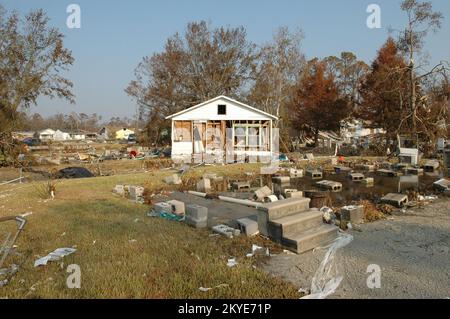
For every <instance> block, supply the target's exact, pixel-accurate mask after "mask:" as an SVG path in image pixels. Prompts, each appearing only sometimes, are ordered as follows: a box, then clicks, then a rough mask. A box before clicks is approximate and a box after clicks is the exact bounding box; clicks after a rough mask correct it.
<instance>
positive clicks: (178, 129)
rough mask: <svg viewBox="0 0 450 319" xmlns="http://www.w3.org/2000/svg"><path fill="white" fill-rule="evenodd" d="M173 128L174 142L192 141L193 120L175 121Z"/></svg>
mask: <svg viewBox="0 0 450 319" xmlns="http://www.w3.org/2000/svg"><path fill="white" fill-rule="evenodd" d="M173 129H174V142H192V127H191V121H175V122H174V123H173Z"/></svg>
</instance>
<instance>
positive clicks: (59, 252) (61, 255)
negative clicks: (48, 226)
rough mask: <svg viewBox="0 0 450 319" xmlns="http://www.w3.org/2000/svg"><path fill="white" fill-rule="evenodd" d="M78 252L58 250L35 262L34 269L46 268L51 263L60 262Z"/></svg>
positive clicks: (72, 249)
mask: <svg viewBox="0 0 450 319" xmlns="http://www.w3.org/2000/svg"><path fill="white" fill-rule="evenodd" d="M76 251H77V250H76V249H74V248H58V249H56V250H55V251H54V252H52V253H50V254H48V255H47V256H45V257H42V258H39V259H38V260H36V261H35V262H34V267H38V266H45V265H47V263H48V262H49V261H58V260H60V259H62V258H64V257H66V256H68V255H70V254H73V253H74V252H76Z"/></svg>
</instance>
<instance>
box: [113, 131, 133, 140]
mask: <svg viewBox="0 0 450 319" xmlns="http://www.w3.org/2000/svg"><path fill="white" fill-rule="evenodd" d="M131 134H134V131H132V130H130V129H127V128H123V129H121V130H118V131H117V132H116V140H127V139H128V137H129V136H130V135H131Z"/></svg>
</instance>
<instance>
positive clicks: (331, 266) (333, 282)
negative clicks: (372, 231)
mask: <svg viewBox="0 0 450 319" xmlns="http://www.w3.org/2000/svg"><path fill="white" fill-rule="evenodd" d="M352 241H353V236H352V235H350V234H346V233H339V236H338V238H337V239H336V240H335V241H334V242H333V243H332V244H331V245H330V246H329V248H328V251H327V253H326V254H325V257H324V259H323V260H322V262H321V263H320V266H319V269H317V271H316V273H315V274H314V277H313V279H312V283H311V294H310V295H307V296H305V297H303V298H302V299H325V298H326V297H328V296H329V295H331V294H333V293H334V292H335V291H336V289H337V288H338V287H339V285H340V283H341V282H342V280H343V279H344V277H343V276H342V274H340V273H339V271H338V270H337V267H336V260H335V258H336V252H337V251H338V250H339V249H341V248H343V247H345V246H347V245H348V244H350V243H351V242H352Z"/></svg>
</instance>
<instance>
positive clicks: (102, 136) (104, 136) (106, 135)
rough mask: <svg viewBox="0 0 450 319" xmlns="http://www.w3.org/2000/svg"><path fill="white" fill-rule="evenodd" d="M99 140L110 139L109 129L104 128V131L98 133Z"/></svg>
mask: <svg viewBox="0 0 450 319" xmlns="http://www.w3.org/2000/svg"><path fill="white" fill-rule="evenodd" d="M97 135H98V138H100V139H103V140H107V139H108V138H109V130H108V128H107V127H102V129H101V130H100V131H99V132H98V134H97Z"/></svg>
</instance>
